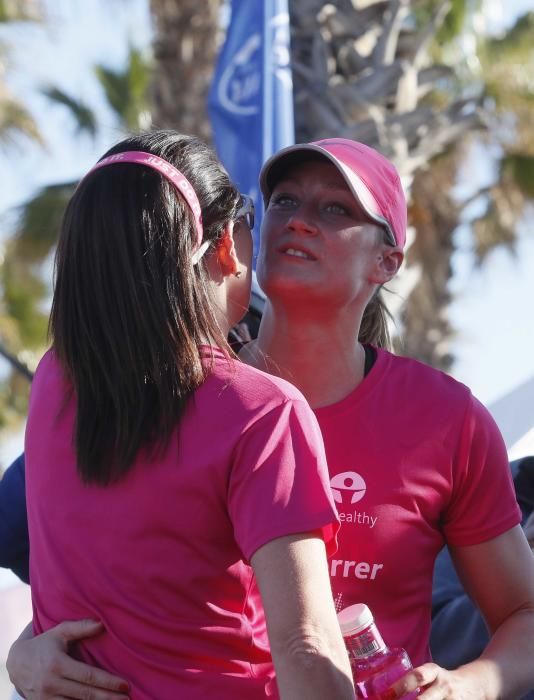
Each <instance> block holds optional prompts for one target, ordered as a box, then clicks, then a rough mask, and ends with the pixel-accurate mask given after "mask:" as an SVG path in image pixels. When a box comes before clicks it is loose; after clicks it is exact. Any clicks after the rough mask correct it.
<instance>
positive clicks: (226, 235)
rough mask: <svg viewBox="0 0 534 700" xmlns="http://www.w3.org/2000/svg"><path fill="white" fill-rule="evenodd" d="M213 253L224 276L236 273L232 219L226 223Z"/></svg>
mask: <svg viewBox="0 0 534 700" xmlns="http://www.w3.org/2000/svg"><path fill="white" fill-rule="evenodd" d="M215 255H216V256H217V262H218V263H219V268H220V270H221V272H222V274H223V276H224V277H228V276H229V275H235V274H236V272H237V270H238V266H239V261H238V259H237V253H236V251H235V245H234V222H233V221H229V222H228V223H227V224H226V226H225V228H224V231H223V234H222V236H221V237H220V238H219V240H218V242H217V247H216V249H215Z"/></svg>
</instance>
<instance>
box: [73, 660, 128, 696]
mask: <svg viewBox="0 0 534 700" xmlns="http://www.w3.org/2000/svg"><path fill="white" fill-rule="evenodd" d="M62 675H63V677H64V678H65V680H66V681H68V682H73V683H76V684H77V685H79V686H81V687H83V688H85V692H86V693H87V692H88V691H87V689H88V687H89V688H91V691H92V690H93V689H94V690H97V689H102V690H106V691H112V692H113V695H109V694H108V695H106V696H105V697H106V698H107V697H113V698H116V697H117V694H119V695H121V694H123V695H125V694H126V693H127V692H128V690H129V685H128V682H127V681H125V680H124V679H123V678H119V677H118V676H114V675H113V674H111V673H108V672H107V671H103V670H102V669H100V668H94V667H93V666H88V665H87V664H84V663H82V662H80V661H75V660H74V659H71V658H70V657H68V662H67V661H66V662H65V665H64V668H63V669H62ZM73 697H78V696H77V695H76V696H73ZM80 697H83V698H85V697H86V696H80ZM93 697H94V699H95V700H100V695H95V696H93V695H91V698H93ZM102 698H103V700H104V696H102Z"/></svg>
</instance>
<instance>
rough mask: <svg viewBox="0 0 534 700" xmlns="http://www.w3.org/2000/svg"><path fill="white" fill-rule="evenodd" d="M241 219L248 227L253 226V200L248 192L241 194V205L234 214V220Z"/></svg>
mask: <svg viewBox="0 0 534 700" xmlns="http://www.w3.org/2000/svg"><path fill="white" fill-rule="evenodd" d="M238 219H243V220H244V221H245V223H246V225H247V226H248V227H249V229H250V230H251V231H252V229H253V228H254V200H253V199H252V197H249V196H248V194H242V195H241V206H240V207H239V209H238V210H237V213H236V215H235V221H237V220H238Z"/></svg>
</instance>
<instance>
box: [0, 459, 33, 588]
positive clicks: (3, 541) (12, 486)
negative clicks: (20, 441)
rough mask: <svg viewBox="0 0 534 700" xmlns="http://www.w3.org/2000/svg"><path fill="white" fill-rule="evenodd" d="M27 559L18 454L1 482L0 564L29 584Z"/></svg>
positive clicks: (22, 475) (21, 468)
mask: <svg viewBox="0 0 534 700" xmlns="http://www.w3.org/2000/svg"><path fill="white" fill-rule="evenodd" d="M29 560H30V543H29V536H28V518H27V515H26V492H25V472H24V455H21V456H20V457H18V458H17V459H16V460H15V461H14V462H13V464H12V465H11V466H10V467H9V468H8V469H7V470H6V472H5V474H4V476H3V477H2V479H1V481H0V566H3V567H5V568H8V569H12V570H13V571H14V572H15V574H17V576H18V577H19V578H20V579H22V580H23V581H24V582H25V583H28V581H29Z"/></svg>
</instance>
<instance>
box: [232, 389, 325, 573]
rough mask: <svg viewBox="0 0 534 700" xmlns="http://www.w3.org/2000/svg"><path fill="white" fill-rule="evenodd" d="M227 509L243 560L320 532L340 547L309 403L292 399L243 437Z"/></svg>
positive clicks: (237, 451) (321, 446) (319, 438)
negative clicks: (287, 539) (276, 542)
mask: <svg viewBox="0 0 534 700" xmlns="http://www.w3.org/2000/svg"><path fill="white" fill-rule="evenodd" d="M228 510H229V514H230V518H231V519H232V523H233V526H234V533H235V538H236V542H237V543H238V545H239V547H240V548H241V551H242V553H243V555H244V557H245V558H246V559H247V560H249V561H250V558H251V557H252V555H253V554H254V552H255V551H256V550H258V549H259V548H260V547H262V546H263V545H264V544H266V543H267V542H270V541H271V540H273V539H276V538H277V537H283V536H285V535H291V534H296V533H299V532H311V531H318V532H319V533H320V534H321V536H322V537H323V539H324V541H325V544H326V548H327V554H328V555H329V556H330V555H331V554H333V553H334V552H335V550H336V549H337V541H336V535H337V531H338V529H339V521H338V518H337V511H336V508H335V505H334V502H333V499H332V495H331V492H330V485H329V479H328V469H327V465H326V457H325V453H324V446H323V442H322V437H321V432H320V428H319V425H318V424H317V420H316V418H315V416H314V414H313V412H312V411H311V409H310V408H309V406H308V405H307V404H306V403H305V402H304V401H298V400H287V401H285V403H281V404H280V405H279V406H277V407H275V408H273V409H271V410H270V411H269V412H268V413H267V414H265V415H263V416H262V417H261V418H259V419H258V420H257V421H256V422H255V423H254V424H253V425H252V426H250V427H249V428H248V429H247V431H246V432H245V433H244V434H243V435H242V437H241V439H240V440H239V443H238V445H237V448H236V450H235V454H234V460H233V465H232V470H231V474H230V480H229V489H228Z"/></svg>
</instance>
